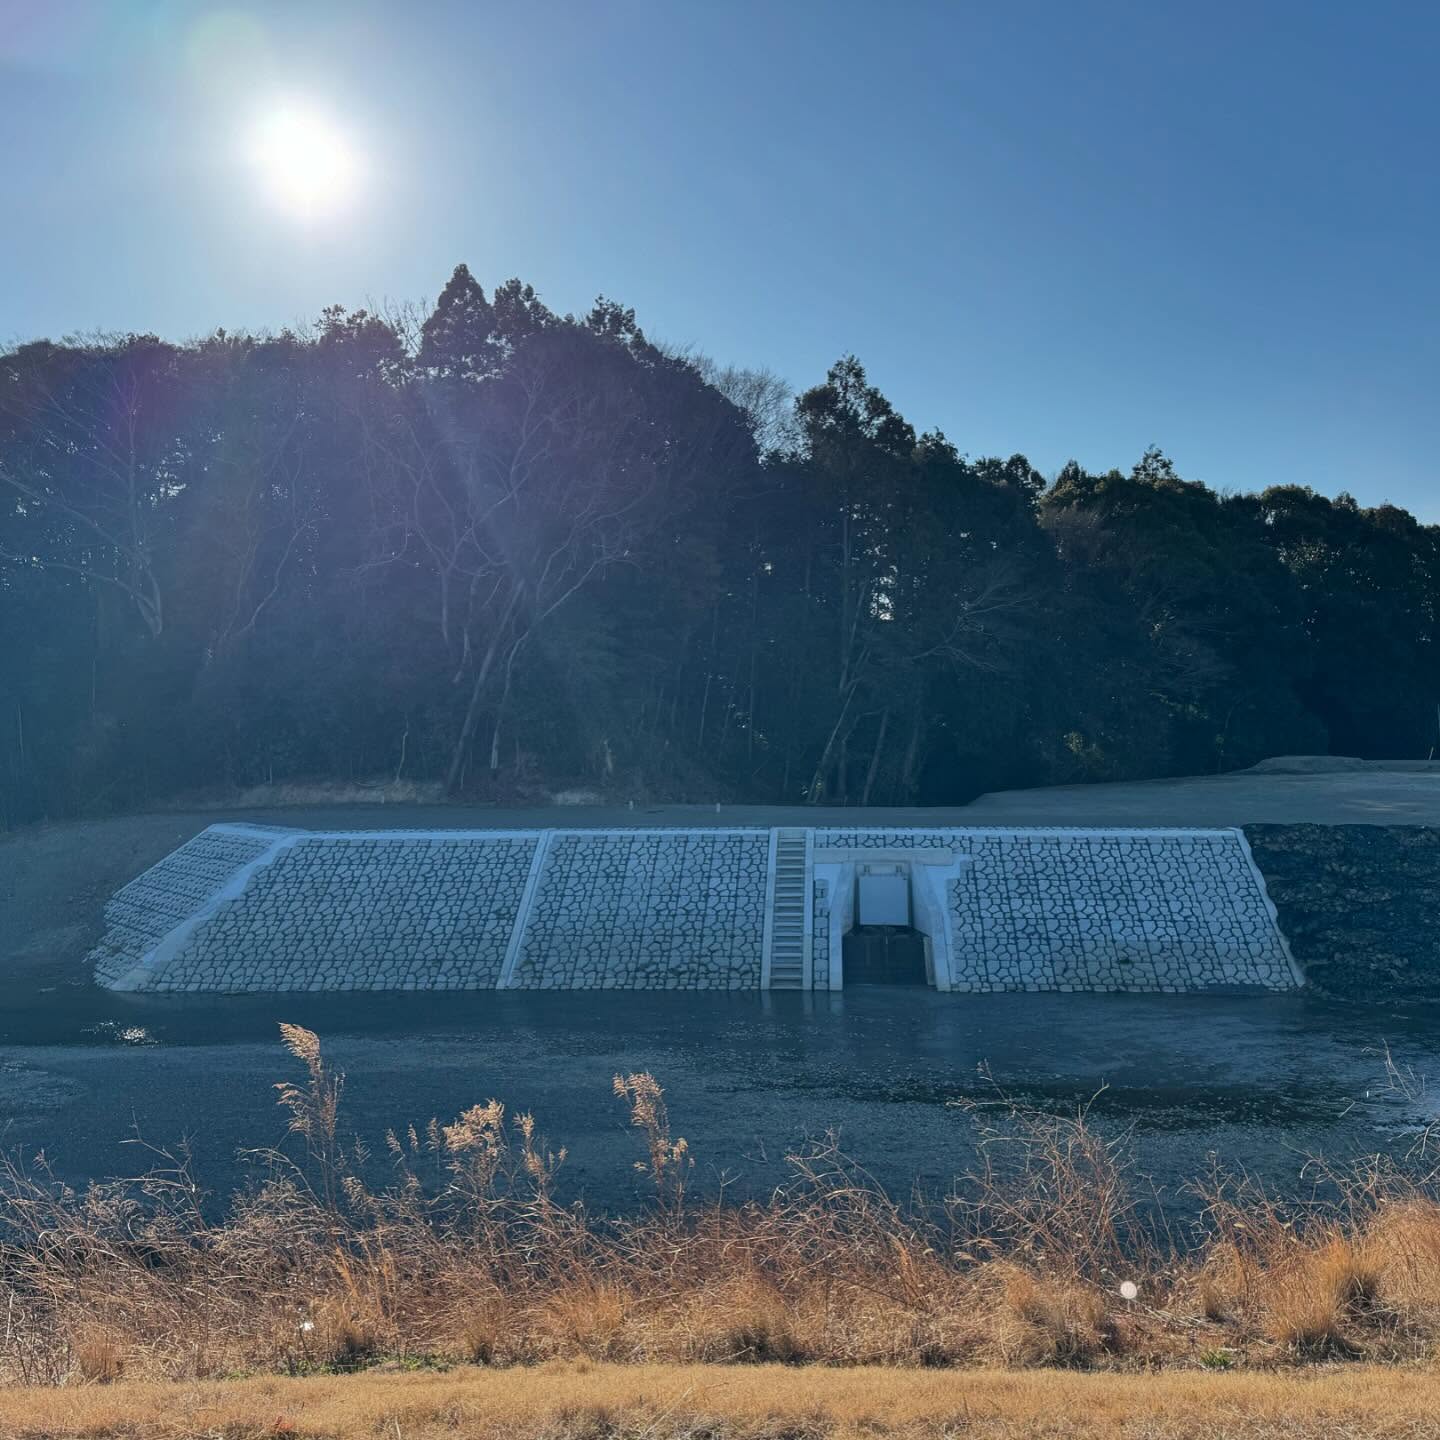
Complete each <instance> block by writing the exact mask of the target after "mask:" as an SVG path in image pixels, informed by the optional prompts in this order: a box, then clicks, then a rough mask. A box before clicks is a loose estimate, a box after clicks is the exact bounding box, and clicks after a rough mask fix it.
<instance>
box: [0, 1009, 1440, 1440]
mask: <svg viewBox="0 0 1440 1440" xmlns="http://www.w3.org/2000/svg"><path fill="white" fill-rule="evenodd" d="M283 1038H284V1042H285V1044H286V1046H287V1048H288V1049H289V1051H290V1053H291V1055H292V1056H293V1057H294V1058H295V1059H296V1060H297V1061H299V1062H300V1065H301V1067H302V1068H303V1075H302V1078H301V1079H300V1081H299V1083H296V1084H289V1083H286V1084H282V1085H281V1086H279V1087H277V1088H278V1091H279V1101H280V1104H281V1105H282V1107H283V1109H284V1112H285V1114H286V1116H287V1118H288V1121H289V1134H290V1137H291V1138H290V1141H289V1143H290V1144H291V1145H292V1147H293V1153H286V1152H284V1151H280V1150H276V1151H271V1152H266V1154H265V1157H264V1158H265V1162H266V1164H265V1168H264V1171H263V1175H264V1179H263V1182H262V1183H260V1184H258V1185H257V1186H256V1187H255V1188H254V1189H253V1190H251V1191H248V1192H246V1193H244V1194H242V1195H239V1196H236V1197H234V1199H233V1200H232V1203H231V1205H230V1208H229V1210H228V1212H227V1213H226V1215H225V1216H224V1218H223V1219H220V1220H217V1219H215V1218H214V1217H213V1216H212V1215H211V1214H210V1213H209V1211H208V1210H207V1209H206V1208H205V1207H204V1206H203V1204H202V1203H201V1199H200V1196H199V1194H198V1192H197V1191H196V1189H195V1187H194V1185H193V1183H192V1182H191V1179H190V1176H189V1173H188V1170H187V1169H186V1166H185V1165H184V1163H183V1157H182V1158H180V1159H175V1160H172V1159H170V1158H169V1157H161V1161H160V1164H159V1165H158V1166H157V1167H156V1168H155V1169H153V1170H152V1171H151V1172H150V1173H148V1174H147V1175H146V1176H144V1177H142V1178H140V1179H138V1180H136V1181H134V1182H128V1183H125V1184H115V1185H106V1186H99V1187H93V1188H92V1189H90V1190H88V1191H86V1192H84V1193H82V1194H76V1193H73V1192H71V1191H69V1190H67V1189H66V1188H65V1187H64V1186H62V1185H60V1184H58V1183H57V1182H55V1181H54V1180H53V1178H52V1177H50V1176H49V1175H48V1174H47V1173H46V1172H45V1171H44V1170H43V1169H35V1168H33V1167H32V1168H22V1167H20V1166H18V1165H12V1166H11V1167H10V1169H9V1170H8V1172H7V1173H5V1174H4V1175H3V1176H0V1237H3V1239H4V1241H5V1244H4V1245H3V1247H0V1315H3V1330H0V1384H5V1383H8V1384H11V1385H19V1386H29V1387H35V1386H59V1387H68V1388H74V1387H82V1386H83V1387H91V1388H92V1389H93V1388H95V1387H101V1388H105V1387H114V1386H115V1385H116V1384H117V1383H118V1384H121V1385H125V1384H129V1383H132V1382H136V1381H156V1382H162V1381H165V1382H202V1381H206V1380H210V1379H214V1378H218V1377H225V1376H234V1375H237V1374H239V1375H256V1374H265V1375H291V1376H304V1377H315V1376H325V1375H332V1374H335V1373H338V1372H352V1371H360V1370H373V1369H376V1368H384V1367H391V1368H394V1367H397V1366H398V1367H401V1368H428V1369H436V1368H443V1367H450V1366H454V1365H457V1364H483V1365H485V1366H489V1367H532V1368H533V1367H541V1366H553V1365H554V1364H556V1363H561V1362H572V1361H579V1360H584V1361H586V1362H588V1363H592V1364H609V1363H612V1362H623V1363H624V1364H627V1365H631V1366H653V1365H655V1364H657V1363H667V1364H689V1363H694V1362H706V1363H723V1364H727V1365H730V1366H747V1367H749V1368H751V1369H755V1368H756V1367H760V1366H763V1365H766V1364H769V1363H780V1364H784V1365H787V1366H800V1365H804V1364H811V1365H814V1366H824V1367H837V1366H843V1367H857V1366H876V1365H879V1366H888V1367H908V1368H910V1369H921V1368H924V1369H927V1370H928V1369H939V1368H960V1367H986V1366H990V1367H994V1366H1009V1367H1049V1368H1052V1369H1053V1368H1063V1369H1067V1370H1083V1369H1091V1370H1105V1371H1108V1372H1111V1373H1112V1374H1121V1373H1123V1372H1126V1371H1137V1370H1141V1369H1146V1370H1153V1369H1157V1368H1166V1369H1169V1370H1172V1371H1190V1372H1198V1371H1202V1370H1205V1369H1232V1368H1246V1369H1252V1370H1253V1369H1257V1368H1275V1367H1277V1366H1281V1365H1288V1366H1296V1365H1301V1364H1306V1365H1314V1364H1315V1363H1317V1362H1327V1363H1338V1362H1341V1361H1344V1362H1348V1363H1350V1364H1351V1367H1352V1368H1355V1362H1360V1361H1371V1362H1377V1361H1379V1362H1385V1363H1389V1364H1397V1365H1403V1364H1406V1363H1414V1362H1424V1361H1430V1362H1432V1363H1433V1359H1434V1357H1435V1355H1436V1353H1437V1346H1440V1195H1437V1188H1436V1185H1435V1176H1434V1174H1433V1172H1431V1171H1429V1170H1427V1169H1426V1166H1425V1163H1424V1162H1425V1159H1426V1157H1425V1154H1424V1152H1423V1150H1422V1151H1421V1152H1419V1153H1418V1154H1417V1153H1415V1152H1412V1153H1411V1154H1410V1156H1409V1160H1410V1161H1411V1162H1412V1163H1411V1164H1410V1165H1409V1167H1408V1168H1407V1169H1401V1168H1398V1167H1397V1166H1395V1165H1386V1166H1379V1165H1376V1166H1372V1167H1371V1168H1370V1169H1369V1170H1367V1171H1365V1172H1364V1173H1359V1174H1351V1175H1348V1176H1339V1177H1336V1176H1331V1177H1328V1181H1327V1185H1328V1189H1327V1193H1328V1195H1329V1199H1328V1200H1327V1202H1326V1203H1325V1204H1323V1205H1319V1204H1311V1205H1309V1206H1307V1207H1305V1208H1303V1209H1294V1208H1287V1207H1284V1206H1281V1205H1278V1204H1276V1203H1275V1202H1273V1201H1272V1200H1270V1199H1268V1198H1267V1197H1266V1196H1264V1195H1263V1194H1261V1193H1259V1192H1258V1191H1256V1190H1255V1189H1254V1188H1253V1187H1251V1186H1248V1185H1245V1184H1243V1183H1242V1184H1239V1185H1236V1184H1232V1183H1228V1182H1223V1181H1214V1180H1212V1181H1211V1182H1210V1183H1209V1185H1208V1187H1207V1190H1206V1198H1207V1207H1206V1222H1205V1229H1204V1233H1203V1234H1202V1235H1201V1236H1199V1237H1198V1240H1197V1243H1196V1244H1194V1245H1193V1246H1188V1247H1185V1248H1184V1249H1181V1248H1178V1247H1176V1246H1175V1245H1173V1244H1172V1243H1171V1242H1170V1240H1169V1237H1168V1236H1167V1235H1166V1234H1165V1233H1164V1231H1163V1229H1162V1228H1159V1226H1158V1224H1157V1222H1155V1221H1153V1220H1147V1219H1146V1215H1147V1214H1149V1213H1150V1212H1142V1211H1141V1210H1140V1209H1139V1208H1138V1206H1137V1204H1136V1200H1135V1188H1136V1187H1135V1185H1134V1183H1133V1179H1132V1177H1131V1175H1130V1173H1129V1170H1128V1165H1127V1162H1126V1159H1125V1151H1124V1146H1123V1144H1121V1143H1118V1142H1116V1141H1115V1140H1113V1139H1111V1140H1106V1139H1104V1138H1102V1137H1101V1136H1100V1135H1099V1134H1098V1133H1097V1132H1096V1130H1095V1129H1094V1127H1092V1126H1091V1124H1090V1122H1089V1119H1088V1116H1087V1115H1086V1114H1085V1113H1084V1112H1083V1111H1082V1112H1081V1113H1079V1114H1077V1115H1073V1116H1061V1117H1056V1116H1052V1115H1044V1114H1034V1113H1030V1112H1025V1111H1022V1110H1020V1109H1018V1108H1016V1107H1014V1106H1008V1105H1003V1104H1002V1105H1001V1106H999V1108H998V1109H997V1110H994V1111H985V1112H976V1113H975V1115H974V1120H975V1123H976V1124H977V1125H978V1127H979V1140H980V1155H981V1160H980V1163H979V1164H978V1166H977V1167H976V1168H975V1170H974V1172H973V1173H971V1174H969V1175H966V1176H962V1177H959V1178H958V1179H957V1182H956V1185H955V1189H954V1193H953V1194H952V1196H951V1197H950V1199H949V1200H948V1201H947V1202H946V1203H944V1204H941V1205H939V1206H932V1207H929V1208H920V1207H916V1206H901V1205H899V1204H897V1203H896V1202H895V1201H894V1200H893V1199H891V1198H890V1197H889V1196H887V1195H886V1194H885V1193H884V1192H883V1191H882V1190H881V1188H880V1187H879V1186H878V1185H877V1184H876V1183H875V1182H874V1181H873V1180H872V1179H871V1178H870V1177H869V1176H867V1175H866V1174H865V1173H864V1172H863V1171H862V1170H860V1169H858V1168H857V1167H856V1166H854V1165H853V1164H852V1163H850V1162H848V1161H847V1160H846V1159H845V1158H844V1156H843V1155H841V1154H840V1153H839V1152H838V1150H837V1149H836V1148H835V1147H834V1146H833V1145H825V1146H820V1147H818V1148H816V1149H813V1150H810V1151H807V1152H806V1153H805V1154H803V1155H797V1156H794V1157H792V1167H793V1179H792V1181H791V1183H790V1184H788V1185H787V1186H786V1187H784V1188H783V1189H781V1190H779V1191H777V1192H776V1193H775V1194H774V1195H773V1196H772V1197H771V1198H770V1199H769V1200H768V1201H767V1202H765V1203H763V1204H747V1205H723V1206H722V1205H711V1204H704V1203H699V1202H696V1201H694V1200H693V1199H691V1198H689V1197H687V1195H686V1189H685V1181H686V1177H687V1175H688V1173H689V1167H690V1163H691V1161H690V1152H689V1147H688V1146H687V1145H686V1143H685V1141H684V1140H681V1139H679V1138H677V1137H676V1136H674V1135H673V1134H672V1131H671V1121H670V1117H669V1116H668V1114H667V1112H666V1108H665V1102H664V1095H663V1092H662V1091H661V1089H660V1087H659V1086H658V1084H656V1082H655V1081H654V1079H653V1078H652V1077H650V1076H648V1075H632V1076H628V1077H624V1078H618V1079H617V1081H616V1095H617V1097H618V1099H619V1100H620V1101H621V1102H622V1103H624V1104H626V1105H627V1106H628V1107H629V1110H630V1115H631V1119H632V1121H633V1123H634V1125H635V1127H636V1130H637V1132H638V1138H639V1140H640V1153H641V1155H642V1156H643V1158H642V1159H641V1160H640V1161H639V1162H638V1163H639V1165H640V1168H641V1169H642V1170H645V1171H647V1172H648V1174H649V1175H650V1178H651V1180H652V1182H653V1185H654V1190H655V1204H654V1206H653V1207H652V1208H651V1210H650V1211H649V1212H648V1213H646V1214H644V1215H641V1216H639V1217H632V1218H629V1219H619V1220H608V1221H606V1220H603V1219H597V1218H596V1217H593V1216H590V1215H587V1214H586V1213H585V1212H584V1210H583V1209H580V1208H578V1207H567V1206H563V1205H561V1204H559V1203H558V1202H557V1201H556V1199H555V1197H554V1181H555V1175H556V1171H557V1169H558V1168H559V1166H560V1165H561V1164H563V1161H564V1152H563V1151H561V1152H558V1153H557V1152H553V1151H551V1150H550V1149H548V1148H547V1147H546V1145H545V1144H544V1143H543V1141H542V1140H541V1139H540V1138H539V1136H538V1134H537V1131H536V1127H535V1124H534V1122H533V1120H532V1119H531V1118H530V1117H529V1116H525V1115H521V1116H518V1117H513V1118H512V1117H508V1116H507V1115H506V1114H505V1112H504V1110H503V1108H502V1107H501V1106H500V1105H498V1104H496V1103H494V1102H491V1103H489V1104H484V1105H476V1106H472V1107H471V1108H470V1109H468V1110H466V1111H465V1112H464V1113H463V1114H462V1115H460V1116H459V1117H458V1118H457V1119H456V1120H455V1121H454V1122H453V1123H452V1124H448V1125H442V1124H439V1123H436V1122H432V1123H431V1124H430V1125H429V1126H428V1127H426V1129H425V1130H424V1131H423V1132H417V1131H414V1130H412V1131H409V1132H407V1133H406V1134H404V1135H401V1136H391V1137H389V1142H388V1143H389V1151H390V1160H391V1162H392V1164H393V1167H394V1173H393V1179H392V1181H391V1182H390V1183H389V1184H387V1185H385V1186H383V1187H380V1188H374V1187H372V1186H370V1185H367V1184H366V1183H364V1181H363V1180H362V1178H361V1175H362V1171H363V1170H364V1166H363V1164H362V1158H361V1157H360V1156H357V1154H356V1152H355V1150H354V1149H353V1147H347V1146H346V1145H344V1144H343V1143H342V1142H341V1139H340V1135H341V1130H340V1124H341V1120H340V1114H341V1099H342V1094H343V1086H342V1083H341V1077H340V1076H338V1075H336V1074H334V1073H333V1072H332V1071H331V1070H330V1069H329V1067H328V1066H327V1064H326V1061H325V1058H324V1055H323V1052H322V1048H321V1045H320V1042H319V1041H318V1039H317V1038H316V1037H315V1036H314V1035H313V1034H311V1033H310V1032H308V1031H304V1030H300V1029H298V1028H296V1027H289V1026H287V1027H284V1031H283ZM1414 1162H1418V1163H1414ZM547 1373H549V1372H547ZM565 1373H567V1374H571V1373H574V1372H570V1371H567V1372H565ZM646 1373H649V1372H646ZM667 1373H669V1372H667ZM1357 1373H1358V1371H1357ZM417 1383H418V1382H417ZM474 1383H479V1382H474ZM496 1383H497V1384H498V1383H499V1382H498V1381H497V1382H496ZM507 1383H509V1382H507ZM517 1383H518V1382H517ZM616 1383H619V1382H616ZM733 1383H734V1384H735V1385H736V1386H740V1387H741V1389H742V1390H743V1385H744V1383H746V1382H741V1381H739V1380H735V1381H734V1382H733ZM847 1383H848V1382H847ZM897 1383H898V1382H897ZM907 1383H912V1384H914V1385H919V1383H920V1382H919V1381H918V1380H917V1379H914V1378H913V1377H912V1380H911V1381H910V1382H907ZM1057 1383H1058V1382H1057ZM1257 1383H1258V1382H1257ZM137 1393H138V1392H137ZM187 1393H188V1392H187ZM247 1393H249V1392H247ZM277 1393H278V1392H277ZM304 1393H307V1394H312V1393H321V1392H319V1391H306V1392H304ZM324 1393H329V1391H328V1390H327V1391H325V1392H324ZM337 1393H338V1392H337ZM344 1393H347V1394H352V1393H363V1392H361V1391H346V1392H344ZM736 1393H740V1392H739V1391H737V1392H736ZM794 1393H800V1392H799V1391H798V1390H797V1391H796V1392H794ZM916 1393H918V1392H916ZM926 1393H930V1392H926ZM1117 1393H1118V1392H1117ZM1257 1393H1258V1392H1257ZM557 1423H558V1422H557ZM597 1423H598V1422H597ZM627 1423H628V1422H627ZM737 1423H738V1422H737ZM1066 1423H1069V1421H1068V1420H1067V1422H1066ZM5 1433H8V1432H5ZM236 1433H241V1432H236ZM244 1433H248V1432H244ZM557 1433H558V1432H557ZM566 1433H568V1432H566ZM576 1433H577V1434H578V1433H580V1432H576ZM585 1433H587V1434H589V1433H591V1432H585ZM593 1433H594V1434H595V1435H596V1436H599V1435H603V1434H609V1433H612V1432H610V1431H606V1430H604V1428H603V1427H601V1428H600V1429H597V1430H594V1431H593ZM613 1433H615V1434H622V1433H630V1432H627V1431H624V1430H623V1429H622V1430H618V1431H614V1432H613ZM637 1433H638V1432H637ZM657 1433H659V1432H657ZM667 1433H668V1432H667ZM677 1433H678V1432H677ZM737 1433H738V1432H737ZM757 1433H758V1432H757ZM796 1433H797V1434H799V1433H800V1432H796ZM937 1433H938V1432H937ZM996 1433H1009V1432H1003V1431H997V1432H996ZM1016 1433H1018V1432H1016ZM1037 1433H1052V1432H1037ZM1053 1433H1057V1434H1059V1433H1069V1432H1064V1431H1055V1432H1053ZM1117 1433H1118V1432H1117ZM1136 1433H1140V1432H1136ZM1144 1433H1151V1432H1144ZM1153 1433H1157V1434H1158V1433H1161V1432H1159V1431H1155V1432H1153ZM1236 1433H1241V1432H1236ZM1244 1433H1249V1432H1244ZM1255 1433H1257V1434H1258V1433H1262V1432H1260V1431H1256V1432H1255ZM1277 1433H1278V1432H1277ZM1396 1433H1404V1432H1396ZM1437 1433H1440V1426H1437Z"/></svg>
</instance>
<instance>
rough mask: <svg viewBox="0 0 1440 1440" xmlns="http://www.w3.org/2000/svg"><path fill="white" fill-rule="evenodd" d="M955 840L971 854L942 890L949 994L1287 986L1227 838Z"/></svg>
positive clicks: (1250, 879)
mask: <svg viewBox="0 0 1440 1440" xmlns="http://www.w3.org/2000/svg"><path fill="white" fill-rule="evenodd" d="M955 838H956V840H963V843H961V844H960V845H958V846H957V849H959V850H960V851H961V852H962V853H964V854H967V855H969V856H970V863H969V864H968V865H967V866H965V867H964V868H963V869H962V871H961V874H960V877H959V878H958V879H956V880H952V881H951V882H950V883H949V885H948V887H947V888H948V899H949V908H950V912H951V939H952V948H953V960H952V969H953V971H954V973H953V975H952V984H953V986H954V988H956V989H958V990H1154V991H1183V990H1204V989H1266V990H1284V989H1291V988H1293V987H1294V985H1295V983H1296V982H1295V975H1294V971H1293V969H1292V967H1291V964H1290V961H1289V958H1288V956H1287V955H1286V953H1285V949H1284V946H1283V943H1282V941H1281V938H1280V933H1279V930H1278V929H1277V927H1276V925H1275V921H1274V919H1273V916H1272V914H1271V912H1270V908H1269V906H1268V904H1267V903H1266V899H1265V896H1264V893H1263V891H1262V890H1261V888H1260V885H1259V883H1258V882H1257V880H1256V877H1255V872H1254V869H1253V868H1252V866H1251V864H1250V861H1249V858H1248V856H1247V855H1246V853H1245V850H1244V847H1243V845H1242V844H1241V841H1240V839H1239V837H1238V836H1236V835H1233V834H1227V833H1224V832H1215V833H1211V834H1173V833H1171V834H1155V835H1145V834H1143V833H1139V834H1137V833H1113V834H1104V833H1095V832H1091V833H1088V834H1087V833H1083V832H1063V831H1055V832H1049V833H1046V832H1041V831H1036V832H1032V833H1031V834H1028V835H1025V834H1014V833H1011V834H1003V833H993V832H990V833H986V832H969V833H968V834H966V833H965V832H961V833H960V834H959V835H957V836H956V837H955ZM951 843H952V844H953V843H955V842H954V841H952V842H951Z"/></svg>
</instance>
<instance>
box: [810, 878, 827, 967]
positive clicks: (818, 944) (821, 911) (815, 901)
mask: <svg viewBox="0 0 1440 1440" xmlns="http://www.w3.org/2000/svg"><path fill="white" fill-rule="evenodd" d="M810 903H811V906H812V910H811V917H810V975H811V982H810V983H811V987H812V988H813V989H815V990H828V989H829V988H830V882H829V881H828V880H817V881H815V884H814V895H813V896H812V898H811V902H810Z"/></svg>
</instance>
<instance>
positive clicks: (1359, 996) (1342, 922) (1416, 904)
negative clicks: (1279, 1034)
mask: <svg viewBox="0 0 1440 1440" xmlns="http://www.w3.org/2000/svg"><path fill="white" fill-rule="evenodd" d="M1245 834H1246V837H1247V838H1248V839H1249V841H1250V849H1251V852H1252V853H1253V855H1254V856H1255V862H1256V864H1257V865H1259V867H1260V870H1261V873H1262V874H1263V875H1264V876H1265V883H1266V887H1267V888H1268V889H1269V891H1270V898H1271V899H1272V900H1273V901H1274V902H1275V908H1276V910H1277V911H1278V913H1279V917H1280V928H1281V929H1282V930H1283V931H1284V932H1285V935H1286V937H1287V938H1288V939H1289V941H1290V949H1291V951H1292V953H1293V954H1294V956H1295V958H1296V959H1297V960H1298V961H1299V962H1300V965H1301V967H1302V968H1303V969H1304V971H1305V976H1306V979H1307V981H1308V982H1309V983H1310V984H1311V985H1313V986H1314V987H1315V988H1316V989H1317V990H1320V991H1323V992H1325V993H1326V994H1330V995H1335V996H1339V997H1342V998H1344V999H1354V1000H1377V999H1425V1000H1437V999H1440V829H1433V828H1430V827H1427V826H1419V825H1247V826H1246V827H1245Z"/></svg>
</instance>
